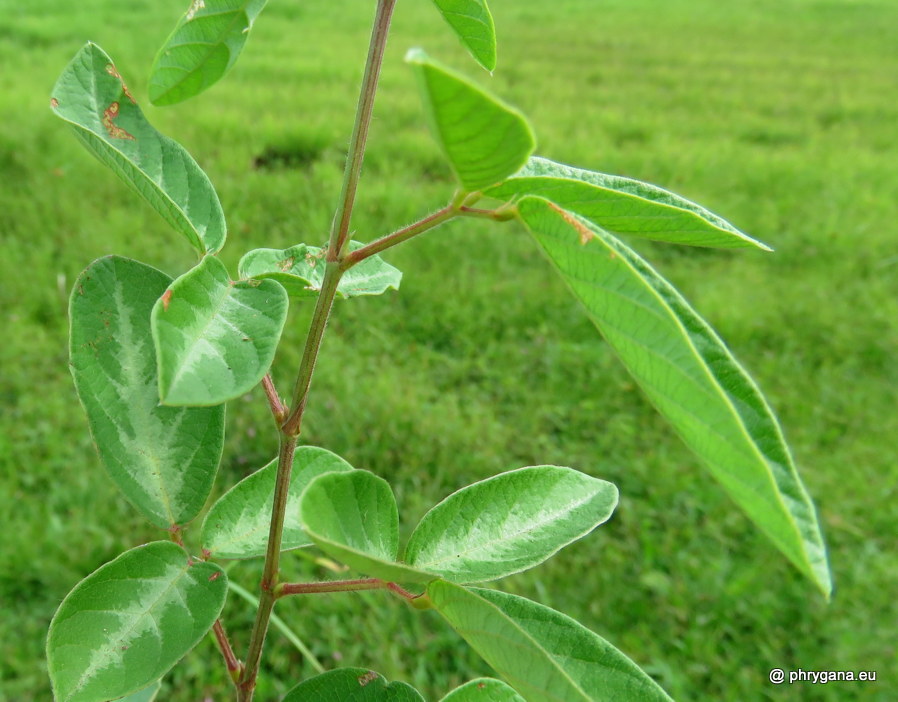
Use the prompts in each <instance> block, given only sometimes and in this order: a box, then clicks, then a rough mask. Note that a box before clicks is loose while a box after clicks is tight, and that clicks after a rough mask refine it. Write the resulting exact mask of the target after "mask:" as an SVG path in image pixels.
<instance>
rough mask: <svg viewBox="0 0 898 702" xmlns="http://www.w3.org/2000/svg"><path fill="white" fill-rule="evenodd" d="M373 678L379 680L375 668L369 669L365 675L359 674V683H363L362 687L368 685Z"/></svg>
mask: <svg viewBox="0 0 898 702" xmlns="http://www.w3.org/2000/svg"><path fill="white" fill-rule="evenodd" d="M373 680H377V673H375V672H374V671H373V670H369V671H368V672H367V673H365V674H364V675H360V676H359V685H361V686H362V687H365V685H367V684H368V683H370V682H371V681H373Z"/></svg>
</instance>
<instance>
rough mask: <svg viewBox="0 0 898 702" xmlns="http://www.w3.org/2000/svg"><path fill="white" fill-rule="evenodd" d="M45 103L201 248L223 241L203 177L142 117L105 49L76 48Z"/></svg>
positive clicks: (216, 206)
mask: <svg viewBox="0 0 898 702" xmlns="http://www.w3.org/2000/svg"><path fill="white" fill-rule="evenodd" d="M50 105H51V106H52V108H53V112H54V113H55V114H56V115H57V116H58V117H60V118H61V119H64V120H65V121H66V122H68V123H69V124H70V125H71V126H72V128H73V129H74V131H75V135H76V136H77V137H78V138H79V139H80V140H81V142H82V143H83V144H84V146H86V147H87V149H88V151H90V152H91V153H92V154H93V155H94V156H96V157H97V158H98V159H99V160H100V161H101V162H102V163H103V164H105V165H106V166H108V167H109V168H110V169H112V171H113V172H114V173H115V174H116V175H118V176H119V177H120V178H121V179H122V180H124V181H125V183H127V184H128V185H129V186H130V187H131V189H132V190H134V192H136V193H137V194H138V195H140V196H141V197H142V198H143V199H144V200H146V201H147V202H148V203H149V204H150V206H151V207H152V208H153V209H154V210H156V212H158V213H159V214H160V215H161V216H162V218H163V219H164V220H165V221H166V222H168V223H169V224H170V225H171V226H172V227H173V228H174V229H176V230H177V231H178V232H180V233H181V234H183V235H184V236H185V237H187V240H188V241H189V242H190V243H191V244H192V245H193V246H194V247H195V248H196V249H197V250H198V251H199V252H200V253H215V252H216V251H218V250H219V249H220V248H221V247H222V246H223V245H224V242H225V235H226V227H225V219H224V213H223V212H222V210H221V203H220V202H219V201H218V195H217V194H216V193H215V188H213V187H212V183H211V182H210V181H209V177H208V176H207V175H206V174H205V173H204V172H203V170H202V169H201V168H200V167H199V166H198V165H197V163H196V161H194V160H193V159H192V158H191V157H190V154H188V153H187V151H186V150H185V149H184V147H183V146H181V145H180V144H178V143H177V142H175V141H173V140H172V139H169V138H168V137H166V136H163V135H162V134H160V133H159V132H157V131H156V130H155V129H154V128H153V126H152V125H151V124H150V123H149V122H148V121H147V119H146V117H144V116H143V112H141V111H140V108H139V107H138V106H137V104H136V103H135V102H134V99H133V98H132V97H131V93H130V92H129V91H128V88H127V87H125V84H124V82H123V81H122V79H121V76H120V75H119V73H118V71H117V70H116V68H115V66H114V65H113V63H112V59H110V58H109V56H107V55H106V53H105V52H104V51H103V49H101V48H100V47H99V46H97V45H96V44H91V43H88V44H87V45H86V46H85V47H84V48H83V49H81V51H79V52H78V53H77V54H76V55H75V58H74V59H72V62H71V63H70V64H69V65H68V66H67V67H66V69H65V70H64V71H63V72H62V75H61V76H60V77H59V80H58V81H57V82H56V86H55V87H54V88H53V97H52V99H51V100H50Z"/></svg>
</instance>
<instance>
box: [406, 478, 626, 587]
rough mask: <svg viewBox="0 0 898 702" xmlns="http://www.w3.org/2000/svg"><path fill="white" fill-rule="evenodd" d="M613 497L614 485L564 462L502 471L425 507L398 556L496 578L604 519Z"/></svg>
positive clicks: (445, 570) (464, 577)
mask: <svg viewBox="0 0 898 702" xmlns="http://www.w3.org/2000/svg"><path fill="white" fill-rule="evenodd" d="M616 505H617V488H615V487H614V485H612V484H611V483H608V482H606V481H604V480H598V479H597V478H592V477H590V476H588V475H586V474H584V473H580V472H578V471H576V470H573V469H571V468H563V467H560V466H531V467H529V468H521V469H519V470H513V471H509V472H507V473H502V474H500V475H497V476H494V477H492V478H489V479H487V480H483V481H481V482H478V483H474V484H473V485H469V486H468V487H466V488H463V489H462V490H459V491H458V492H456V493H454V494H453V495H450V496H449V497H448V498H446V499H445V500H443V501H442V502H441V503H440V504H438V505H437V506H436V507H434V508H433V509H432V510H430V511H429V512H428V513H427V514H426V515H425V516H424V518H423V519H422V520H421V522H420V523H419V524H418V526H417V527H416V528H415V531H414V533H413V534H412V536H411V538H410V539H409V542H408V546H407V548H406V554H405V560H406V561H407V562H408V563H409V565H412V566H415V567H416V568H420V569H422V570H425V571H428V572H431V573H439V574H440V575H441V576H443V577H444V578H447V579H448V580H451V581H453V582H460V583H476V582H485V581H488V580H496V579H498V578H503V577H505V576H507V575H512V574H514V573H519V572H521V571H522V570H526V569H528V568H532V567H533V566H535V565H538V564H540V563H542V562H543V561H545V560H546V559H548V558H549V557H550V556H552V555H553V554H554V553H556V552H557V551H558V550H560V549H561V548H563V547H564V546H567V545H568V544H570V543H571V542H573V541H575V540H576V539H579V538H580V537H582V536H585V535H586V534H588V533H589V532H590V531H592V530H593V529H595V528H596V527H597V526H598V525H599V524H601V523H602V522H604V521H606V520H607V519H608V518H609V517H610V516H611V513H612V511H613V510H614V507H615V506H616Z"/></svg>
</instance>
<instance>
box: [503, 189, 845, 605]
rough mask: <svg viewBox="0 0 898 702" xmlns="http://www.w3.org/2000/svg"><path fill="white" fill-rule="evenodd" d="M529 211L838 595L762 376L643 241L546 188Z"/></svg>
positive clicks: (800, 562)
mask: <svg viewBox="0 0 898 702" xmlns="http://www.w3.org/2000/svg"><path fill="white" fill-rule="evenodd" d="M519 210H520V217H521V219H522V220H523V222H524V224H525V225H526V226H527V227H528V228H529V229H530V231H531V233H532V234H533V236H534V237H536V240H537V241H538V242H539V244H540V245H541V246H542V247H543V249H544V251H545V252H546V254H547V255H548V257H549V259H550V260H551V261H552V263H554V264H555V266H556V267H557V269H558V271H559V272H560V273H561V275H562V277H563V278H564V280H565V282H566V283H567V284H568V286H569V287H570V289H571V291H572V292H573V293H574V294H575V295H576V296H577V298H579V300H580V302H582V303H583V305H584V306H585V307H586V310H587V312H588V314H589V316H590V317H591V319H592V320H593V322H594V323H595V324H596V326H597V327H598V328H599V330H600V331H601V332H602V335H603V336H604V337H605V339H606V340H607V341H608V343H609V344H610V345H611V346H612V348H614V350H615V351H616V352H617V354H618V356H619V357H620V358H621V360H622V361H623V362H624V365H626V366H627V369H628V370H629V371H630V373H631V375H633V377H634V378H635V379H636V380H637V381H638V382H639V384H640V385H641V386H642V388H643V390H644V391H645V393H646V394H647V395H648V396H649V398H650V399H651V400H652V402H653V403H654V404H655V406H656V407H657V408H658V410H659V411H660V412H661V413H662V414H663V415H664V416H665V417H666V418H667V419H668V420H669V421H670V422H671V424H673V426H674V428H675V429H676V430H677V432H678V433H679V434H680V436H681V437H682V438H683V440H684V441H685V442H686V444H687V445H688V446H689V447H690V448H691V449H692V450H693V451H694V452H695V453H696V454H697V455H698V456H699V458H701V459H702V461H703V462H704V463H705V464H706V466H707V467H708V469H709V470H710V471H711V473H712V474H713V475H714V477H715V478H717V480H719V481H720V483H721V484H722V485H723V486H724V488H725V489H726V490H727V491H728V492H729V493H730V496H731V497H732V498H733V499H734V500H735V501H736V503H737V504H738V505H739V506H740V507H742V509H744V510H745V512H746V513H747V514H748V516H749V517H751V519H752V520H754V522H755V523H756V524H757V525H758V526H759V527H760V528H761V530H762V531H764V533H766V534H767V535H768V536H769V537H770V539H771V540H772V541H773V542H774V543H775V544H776V545H777V547H778V548H779V549H780V550H781V551H782V552H783V553H784V554H785V555H786V556H787V557H788V558H789V559H790V560H791V561H792V562H793V563H794V564H795V565H796V566H797V567H798V568H799V570H801V571H802V572H803V573H805V574H806V575H807V576H809V577H810V578H811V579H812V580H813V581H814V582H815V583H817V585H818V586H819V587H820V589H821V590H822V591H823V592H824V593H825V594H826V595H827V596H828V595H829V592H830V590H831V581H830V574H829V567H828V564H827V558H826V548H825V547H824V544H823V536H822V534H821V532H820V526H819V524H818V522H817V516H816V514H815V513H814V506H813V504H812V503H811V500H810V498H809V497H808V494H807V492H806V491H805V488H804V486H803V485H802V482H801V479H800V478H799V476H798V473H797V471H796V469H795V465H794V464H793V461H792V456H791V455H790V453H789V449H788V447H787V446H786V443H785V440H784V439H783V435H782V431H781V430H780V427H779V425H778V424H777V421H776V418H775V417H774V415H773V412H772V411H771V410H770V408H769V407H768V405H767V403H766V401H765V400H764V398H763V396H762V395H761V393H760V391H759V390H758V388H757V387H756V386H755V384H754V382H752V380H751V379H750V378H749V376H748V374H747V373H746V372H745V371H744V370H743V369H742V366H740V365H739V363H738V362H737V361H736V359H735V358H733V356H732V354H731V353H730V352H729V350H728V349H727V347H726V346H725V345H724V343H723V341H721V340H720V338H719V337H718V336H717V335H716V334H715V333H714V331H713V330H712V329H711V328H710V327H709V326H708V324H707V323H706V322H705V321H704V320H703V319H702V318H701V317H699V316H698V314H696V312H695V311H694V310H693V309H692V308H691V307H690V306H689V304H688V303H687V302H686V300H684V299H683V297H682V296H681V295H680V294H679V293H678V292H677V291H676V290H675V289H674V288H673V286H672V285H670V283H668V282H667V281H666V280H664V278H662V277H661V276H660V275H659V274H658V273H657V272H656V271H655V270H654V269H653V268H652V267H651V266H650V265H649V264H648V263H646V262H645V261H644V260H643V259H641V258H640V257H639V256H638V255H637V254H636V253H635V252H634V251H632V250H631V249H629V248H628V247H626V246H624V245H623V244H622V243H620V242H619V241H617V240H616V239H614V238H613V237H611V236H610V235H608V234H606V233H605V232H603V231H602V230H600V229H597V228H595V227H593V226H592V225H591V224H589V222H587V221H586V220H584V219H581V218H579V217H577V216H576V215H574V214H571V213H568V212H565V211H564V210H562V209H560V208H559V207H558V206H556V205H554V204H552V203H550V202H548V201H546V200H541V199H537V198H529V197H528V198H525V199H523V200H522V201H521V202H520V204H519Z"/></svg>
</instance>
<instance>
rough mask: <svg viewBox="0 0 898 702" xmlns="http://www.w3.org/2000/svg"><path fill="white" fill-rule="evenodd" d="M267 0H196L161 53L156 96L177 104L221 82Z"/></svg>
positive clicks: (153, 75)
mask: <svg viewBox="0 0 898 702" xmlns="http://www.w3.org/2000/svg"><path fill="white" fill-rule="evenodd" d="M266 2H267V0H191V3H190V7H188V8H187V12H186V13H184V16H183V17H182V18H181V20H180V21H179V22H178V24H177V26H175V29H174V31H173V32H172V33H171V35H170V36H169V37H168V39H167V40H166V41H165V44H164V45H163V47H162V48H161V49H160V50H159V53H158V54H156V59H155V60H154V61H153V68H152V70H151V72H150V86H149V90H150V101H151V102H152V103H153V104H154V105H173V104H174V103H176V102H181V101H182V100H186V99H187V98H191V97H193V96H194V95H197V94H199V93H201V92H203V91H204V90H206V89H207V88H210V87H211V86H213V85H214V84H215V83H217V82H218V81H219V80H220V79H221V78H222V76H224V74H225V73H227V72H228V70H230V68H231V66H233V65H234V63H235V62H236V61H237V57H238V56H240V52H241V51H243V45H244V44H246V39H247V37H248V36H249V32H250V29H252V26H253V22H255V21H256V17H258V16H259V13H260V12H262V9H263V8H264V7H265V3H266Z"/></svg>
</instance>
